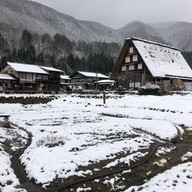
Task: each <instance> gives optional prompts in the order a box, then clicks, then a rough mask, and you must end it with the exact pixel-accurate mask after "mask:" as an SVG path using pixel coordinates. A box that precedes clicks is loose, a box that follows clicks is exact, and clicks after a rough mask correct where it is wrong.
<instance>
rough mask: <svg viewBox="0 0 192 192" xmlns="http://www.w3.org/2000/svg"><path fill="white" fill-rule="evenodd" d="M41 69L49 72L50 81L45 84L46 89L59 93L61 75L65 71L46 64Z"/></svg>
mask: <svg viewBox="0 0 192 192" xmlns="http://www.w3.org/2000/svg"><path fill="white" fill-rule="evenodd" d="M41 69H43V70H44V71H46V72H48V81H47V82H46V83H45V84H44V87H43V88H44V90H48V91H53V92H55V93H58V92H59V91H60V76H61V74H62V73H63V71H61V70H59V69H55V68H53V67H45V66H41Z"/></svg>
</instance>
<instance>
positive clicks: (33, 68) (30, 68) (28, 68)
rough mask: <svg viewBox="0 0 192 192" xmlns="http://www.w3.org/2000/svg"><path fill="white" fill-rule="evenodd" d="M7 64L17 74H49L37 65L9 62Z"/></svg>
mask: <svg viewBox="0 0 192 192" xmlns="http://www.w3.org/2000/svg"><path fill="white" fill-rule="evenodd" d="M7 64H8V65H9V66H10V67H11V68H13V69H14V70H15V71H17V72H26V73H40V74H49V73H47V72H46V71H45V70H43V69H41V68H40V67H39V66H37V65H31V64H23V63H11V62H7Z"/></svg>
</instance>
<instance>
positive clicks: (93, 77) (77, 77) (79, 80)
mask: <svg viewBox="0 0 192 192" xmlns="http://www.w3.org/2000/svg"><path fill="white" fill-rule="evenodd" d="M70 78H71V84H73V85H77V86H82V87H83V88H84V89H94V88H96V87H95V86H97V83H96V84H95V82H97V81H99V80H104V79H109V77H108V76H106V75H103V74H101V73H93V72H85V71H77V72H75V73H74V74H72V75H71V76H70Z"/></svg>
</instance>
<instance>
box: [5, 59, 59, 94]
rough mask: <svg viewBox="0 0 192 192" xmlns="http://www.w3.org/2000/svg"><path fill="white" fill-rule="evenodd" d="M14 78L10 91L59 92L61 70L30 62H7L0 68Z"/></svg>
mask: <svg viewBox="0 0 192 192" xmlns="http://www.w3.org/2000/svg"><path fill="white" fill-rule="evenodd" d="M1 71H2V73H3V74H4V75H5V74H8V75H9V76H10V77H12V78H14V79H15V81H14V83H12V84H11V86H10V92H14V93H16V92H28V93H29V92H31V93H33V92H34V93H35V92H45V93H46V92H47V93H48V92H59V91H60V74H61V72H62V71H61V70H58V69H55V68H52V67H44V66H43V67H42V66H41V67H40V66H37V65H31V64H22V63H12V62H7V65H5V66H4V67H3V69H2V70H1Z"/></svg>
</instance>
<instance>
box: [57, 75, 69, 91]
mask: <svg viewBox="0 0 192 192" xmlns="http://www.w3.org/2000/svg"><path fill="white" fill-rule="evenodd" d="M70 83H71V78H70V77H69V76H68V75H60V85H61V91H66V90H67V87H68V86H69V85H70Z"/></svg>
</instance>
